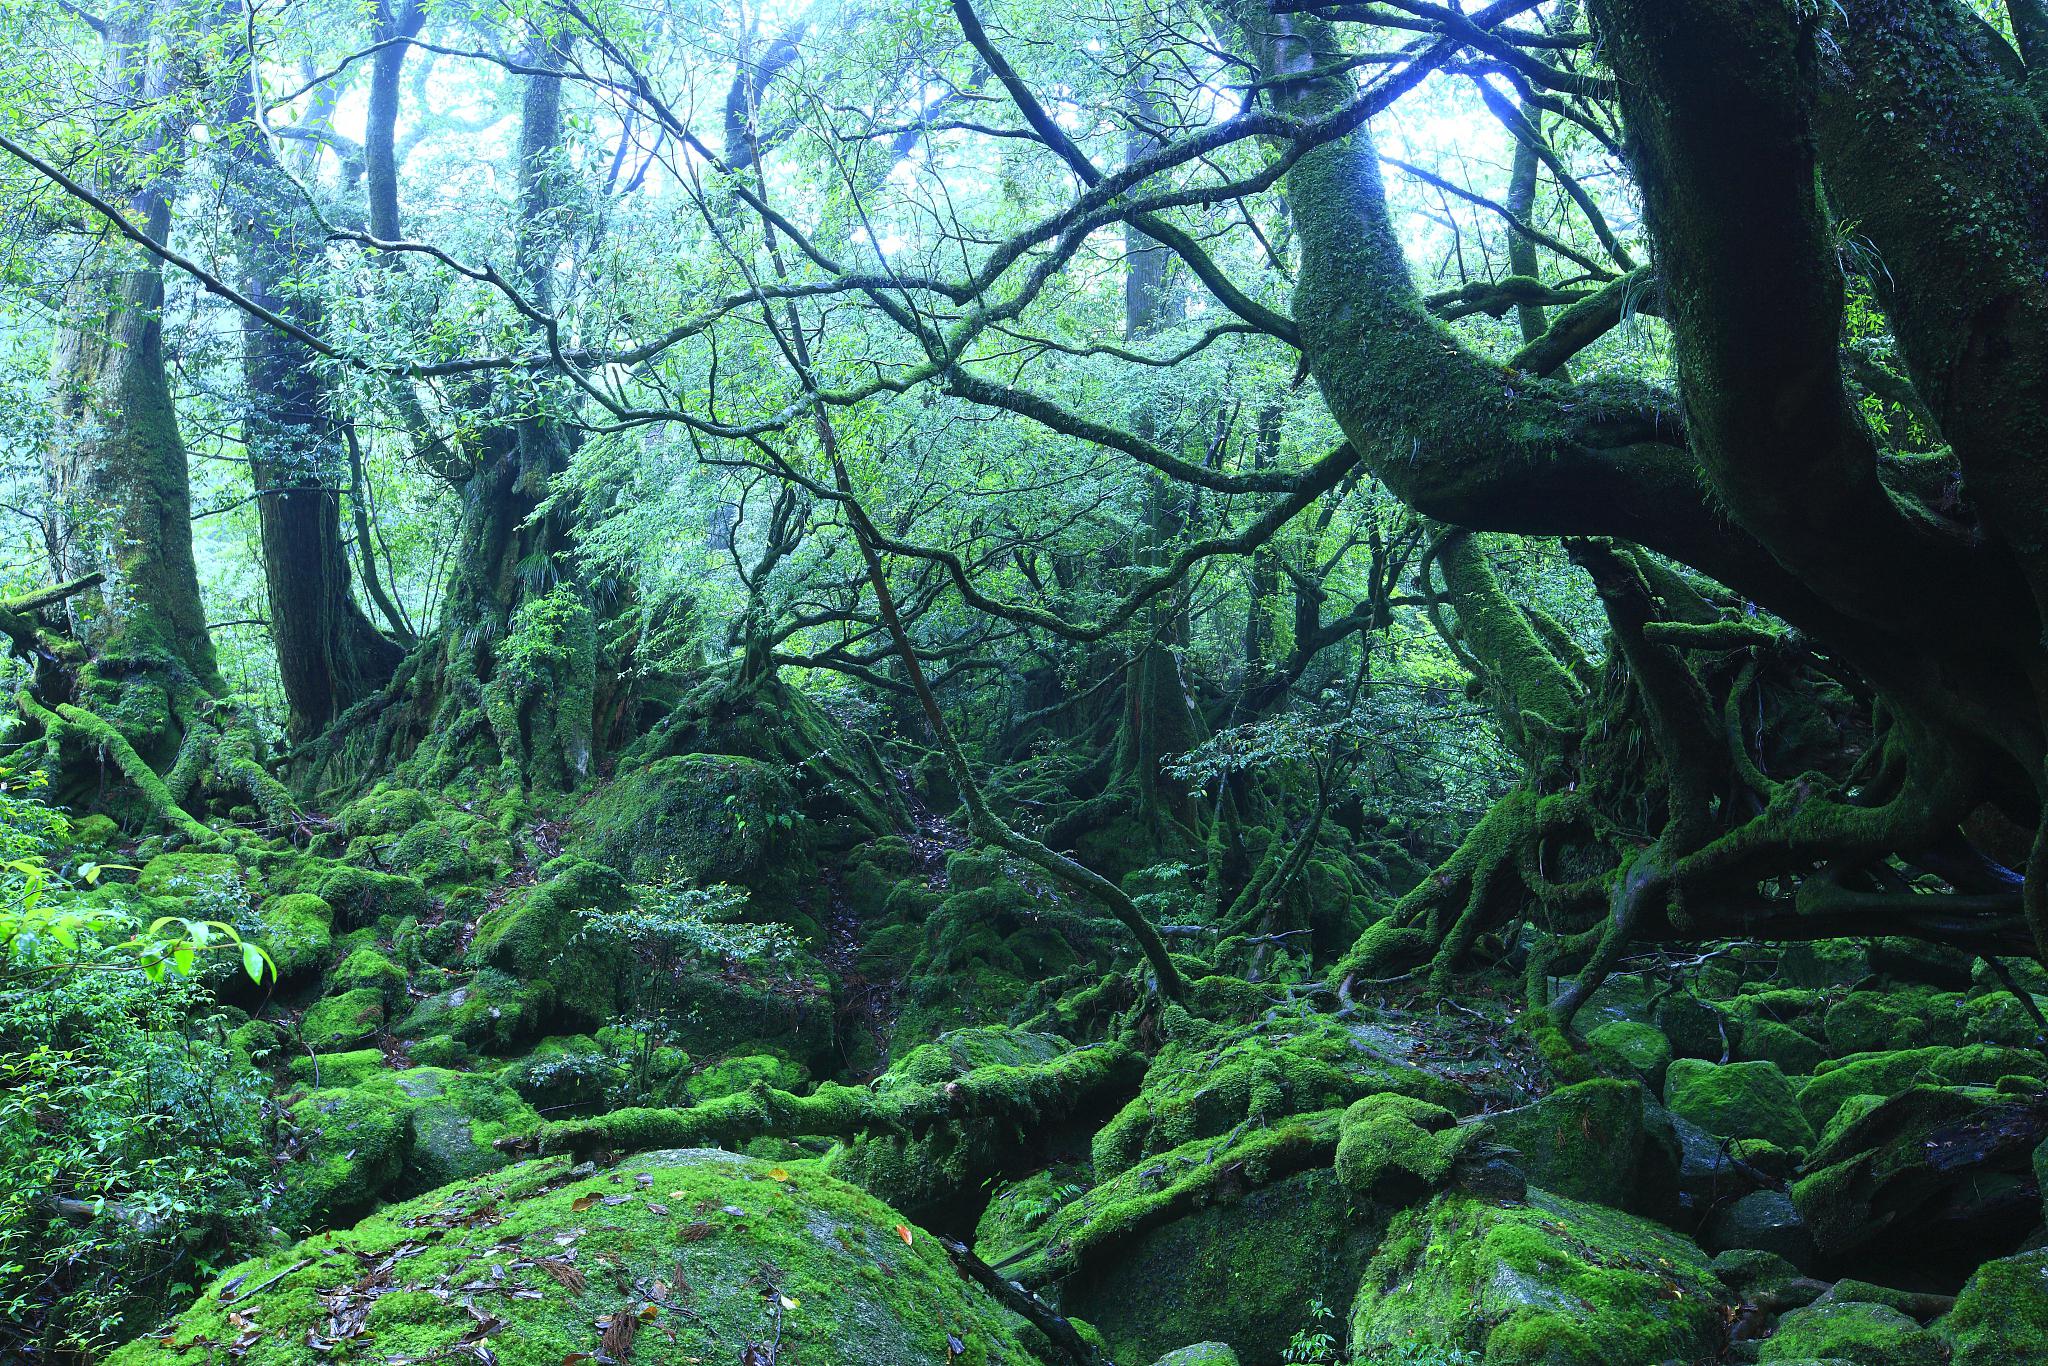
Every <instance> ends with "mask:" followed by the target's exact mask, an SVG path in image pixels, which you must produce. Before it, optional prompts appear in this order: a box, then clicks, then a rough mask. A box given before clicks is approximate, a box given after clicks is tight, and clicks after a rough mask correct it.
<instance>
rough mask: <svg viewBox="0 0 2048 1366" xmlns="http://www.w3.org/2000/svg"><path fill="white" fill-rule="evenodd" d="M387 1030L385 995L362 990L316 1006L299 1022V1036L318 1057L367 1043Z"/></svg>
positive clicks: (315, 1004) (359, 988)
mask: <svg viewBox="0 0 2048 1366" xmlns="http://www.w3.org/2000/svg"><path fill="white" fill-rule="evenodd" d="M383 1027H384V994H383V993H382V992H380V991H378V990H377V989H376V988H375V987H358V988H356V989H355V990H353V991H344V992H342V993H341V994H340V995H338V996H326V997H322V998H321V999H320V1000H318V1001H316V1002H314V1003H313V1005H312V1006H311V1007H310V1008H309V1009H308V1010H307V1011H306V1017H305V1018H304V1019H303V1020H301V1021H300V1022H299V1033H300V1034H301V1035H302V1036H303V1037H304V1038H305V1041H306V1047H308V1048H310V1049H311V1050H313V1051H314V1052H315V1053H331V1052H340V1051H342V1050H344V1049H349V1048H353V1047H355V1046H356V1045H358V1044H361V1043H365V1042H367V1041H368V1040H370V1039H372V1038H375V1037H376V1035H377V1032H378V1031H379V1030H381V1029H382V1028H383Z"/></svg>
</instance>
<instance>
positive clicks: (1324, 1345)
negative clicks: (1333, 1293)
mask: <svg viewBox="0 0 2048 1366" xmlns="http://www.w3.org/2000/svg"><path fill="white" fill-rule="evenodd" d="M1336 1317H1337V1313H1336V1311H1335V1310H1333V1309H1331V1308H1330V1306H1329V1305H1327V1304H1325V1303H1324V1302H1323V1298H1322V1296H1320V1295H1318V1296H1316V1297H1315V1298H1313V1299H1311V1300H1310V1301H1309V1302H1308V1322H1307V1323H1306V1324H1304V1325H1303V1326H1302V1327H1300V1328H1297V1329H1295V1330H1294V1336H1293V1337H1291V1338H1289V1339H1288V1340H1287V1349H1286V1350H1285V1351H1283V1352H1282V1353H1281V1354H1280V1359H1281V1360H1282V1361H1285V1362H1290V1363H1294V1364H1295V1366H1328V1363H1330V1362H1334V1361H1335V1360H1336V1359H1337V1339H1336V1337H1335V1336H1333V1335H1332V1334H1331V1332H1330V1324H1331V1322H1332V1321H1333V1320H1334V1319H1335V1318H1336Z"/></svg>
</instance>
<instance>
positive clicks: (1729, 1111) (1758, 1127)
mask: <svg viewBox="0 0 2048 1366" xmlns="http://www.w3.org/2000/svg"><path fill="white" fill-rule="evenodd" d="M1664 1103H1665V1105H1667V1106H1669V1107H1670V1109H1671V1113H1673V1114H1674V1115H1677V1116H1679V1117H1680V1118H1682V1119H1689V1120H1691V1121H1692V1122H1693V1123H1695V1124H1697V1125H1699V1126H1700V1127H1701V1128H1702V1129H1705V1130H1706V1131H1707V1132H1708V1133H1710V1134H1714V1135H1717V1136H1719V1137H1722V1138H1762V1139H1768V1140H1769V1141H1770V1142H1772V1143H1775V1144H1777V1145H1778V1146H1779V1147H1781V1148H1802V1149H1803V1148H1808V1147H1811V1146H1812V1145H1813V1128H1812V1126H1811V1125H1810V1124H1808V1123H1807V1121H1806V1117H1805V1116H1804V1115H1803V1114H1801V1113H1800V1109H1799V1098H1798V1096H1797V1095H1796V1094H1795V1093H1794V1092H1793V1090H1792V1084H1791V1083H1790V1082H1789V1081H1787V1080H1786V1079H1785V1074H1784V1072H1783V1071H1781V1070H1780V1069H1779V1067H1778V1065H1777V1064H1776V1063H1772V1062H1731V1063H1718V1064H1717V1063H1711V1062H1702V1061H1700V1060H1698V1059H1694V1058H1680V1059H1679V1060H1678V1061H1677V1062H1674V1063H1672V1064H1671V1070H1670V1071H1669V1072H1667V1073H1666V1074H1665V1076H1664Z"/></svg>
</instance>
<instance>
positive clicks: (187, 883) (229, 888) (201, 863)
mask: <svg viewBox="0 0 2048 1366" xmlns="http://www.w3.org/2000/svg"><path fill="white" fill-rule="evenodd" d="M241 888H242V865H241V863H240V861H239V860H237V859H236V858H235V856H234V855H233V854H200V853H177V854H158V855H157V856H156V857H155V858H153V859H151V860H150V861H149V862H147V863H145V864H143V865H142V871H141V872H140V873H138V874H137V875H136V878H135V890H136V891H137V892H140V893H141V894H142V895H143V896H160V897H194V896H202V895H217V894H220V893H222V892H227V893H229V894H239V893H240V891H241Z"/></svg>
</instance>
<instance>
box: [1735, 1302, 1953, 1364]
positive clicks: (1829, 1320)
mask: <svg viewBox="0 0 2048 1366" xmlns="http://www.w3.org/2000/svg"><path fill="white" fill-rule="evenodd" d="M1821 1359H1826V1360H1831V1361H1842V1362H1849V1363H1852V1366H1945V1363H1946V1362H1947V1360H1948V1353H1947V1352H1945V1351H1944V1350H1943V1349H1942V1346H1941V1343H1940V1341H1939V1340H1938V1339H1937V1338H1936V1337H1935V1336H1934V1334H1932V1333H1930V1332H1928V1331H1926V1330H1925V1329H1923V1328H1922V1327H1921V1326H1920V1325H1919V1324H1918V1323H1915V1322H1914V1321H1913V1320H1912V1319H1910V1318H1907V1317H1906V1316H1905V1315H1904V1314H1901V1313H1900V1312H1899V1311H1898V1310H1896V1309H1888V1308H1886V1307H1885V1306H1884V1305H1881V1304H1863V1303H1859V1302H1857V1301H1854V1300H1829V1301H1827V1302H1824V1303H1820V1304H1812V1305H1808V1306H1807V1307H1806V1308H1804V1309H1794V1310H1793V1311H1792V1312H1791V1313H1789V1314H1787V1315H1785V1317H1784V1318H1783V1319H1781V1320H1779V1322H1778V1331H1777V1332H1775V1333H1773V1334H1771V1336H1770V1338H1769V1339H1768V1340H1767V1341H1765V1343H1764V1345H1763V1355H1762V1356H1761V1358H1760V1360H1762V1361H1765V1362H1792V1361H1809V1360H1821Z"/></svg>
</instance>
